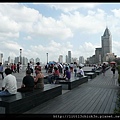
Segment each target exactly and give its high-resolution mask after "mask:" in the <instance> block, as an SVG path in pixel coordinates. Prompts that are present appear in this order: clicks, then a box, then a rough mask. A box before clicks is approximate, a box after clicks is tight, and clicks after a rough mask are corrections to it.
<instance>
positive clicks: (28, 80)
mask: <svg viewBox="0 0 120 120" xmlns="http://www.w3.org/2000/svg"><path fill="white" fill-rule="evenodd" d="M33 89H34V78H33V77H32V76H31V70H27V71H26V76H25V77H24V78H23V81H22V85H21V88H18V89H17V91H18V92H27V91H32V90H33Z"/></svg>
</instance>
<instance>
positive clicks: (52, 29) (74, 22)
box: [0, 3, 120, 61]
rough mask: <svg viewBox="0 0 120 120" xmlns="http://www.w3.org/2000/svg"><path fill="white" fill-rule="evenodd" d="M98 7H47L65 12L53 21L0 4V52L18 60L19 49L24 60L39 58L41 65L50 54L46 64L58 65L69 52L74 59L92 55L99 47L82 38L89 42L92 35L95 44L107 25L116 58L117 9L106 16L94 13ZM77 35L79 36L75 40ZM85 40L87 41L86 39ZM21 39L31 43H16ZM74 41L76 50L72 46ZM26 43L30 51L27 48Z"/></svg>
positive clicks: (100, 11)
mask: <svg viewBox="0 0 120 120" xmlns="http://www.w3.org/2000/svg"><path fill="white" fill-rule="evenodd" d="M46 5H48V4H46ZM97 5H100V4H99V3H98V4H95V3H93V4H90V3H87V4H85V3H84V4H69V5H67V4H50V6H51V7H52V8H55V10H58V9H61V10H63V11H64V12H66V13H64V12H63V13H62V12H61V14H57V15H60V16H58V17H57V18H54V17H53V16H51V17H47V15H46V16H45V15H44V14H43V13H41V12H40V11H38V10H37V9H33V8H30V7H28V5H27V6H26V5H24V4H0V18H1V19H0V44H2V46H1V52H3V53H4V54H5V56H7V57H8V56H9V55H12V56H15V55H16V56H19V49H20V48H22V50H23V56H26V57H28V56H29V58H32V57H34V58H37V57H39V58H40V59H41V61H46V53H49V60H53V59H54V60H56V61H57V60H58V57H59V55H63V56H64V59H65V56H66V55H67V54H68V51H69V50H70V51H71V52H72V56H74V57H77V58H78V57H79V56H84V57H85V58H87V57H89V56H92V55H94V54H95V48H97V47H98V46H99V45H95V44H96V43H97V41H95V42H94V43H95V44H93V43H92V42H91V41H90V42H87V41H84V36H85V37H86V39H88V40H92V38H94V36H95V35H100V36H99V37H98V38H95V40H98V39H99V38H100V37H101V36H102V34H103V32H104V30H105V27H106V25H107V26H108V28H109V29H110V31H111V33H112V36H113V39H112V40H113V52H114V53H115V54H119V37H120V32H119V31H120V26H119V21H120V16H119V9H113V10H110V11H109V13H107V12H106V11H105V10H103V9H101V8H97V9H93V8H94V7H96V6H97ZM80 8H81V9H84V8H85V9H84V10H85V11H86V13H85V14H84V13H83V12H81V11H80V10H81V9H80ZM78 9H79V11H78ZM56 12H57V11H56ZM106 23H107V24H106ZM76 32H77V33H80V34H79V36H78V37H77V38H76ZM22 35H23V36H25V37H23V36H22ZM87 36H89V37H88V38H87ZM116 36H117V39H116ZM74 37H75V38H74ZM79 37H80V40H81V41H84V43H82V44H81V45H79V43H78V41H77V39H78V38H79ZM22 38H23V40H30V39H31V40H30V41H27V42H26V44H19V43H20V41H19V40H22ZM36 38H38V39H40V41H39V43H36V42H35V40H36ZM43 38H47V39H43ZM14 40H16V42H14ZM42 40H44V41H46V44H45V45H43V44H42V43H43V42H41V41H42ZM73 40H74V42H75V43H76V44H77V46H79V48H77V47H76V46H74V44H72V42H73ZM33 41H34V44H33V43H32V42H33ZM21 43H23V42H21ZM28 43H29V48H26V45H28ZM23 46H24V47H23Z"/></svg>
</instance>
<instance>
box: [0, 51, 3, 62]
mask: <svg viewBox="0 0 120 120" xmlns="http://www.w3.org/2000/svg"><path fill="white" fill-rule="evenodd" d="M0 62H2V63H3V54H2V53H1V54H0Z"/></svg>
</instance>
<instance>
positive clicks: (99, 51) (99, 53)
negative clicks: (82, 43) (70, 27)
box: [95, 48, 102, 64]
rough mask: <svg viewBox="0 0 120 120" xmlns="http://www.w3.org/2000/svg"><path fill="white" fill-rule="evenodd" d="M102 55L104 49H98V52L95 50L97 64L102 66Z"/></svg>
mask: <svg viewBox="0 0 120 120" xmlns="http://www.w3.org/2000/svg"><path fill="white" fill-rule="evenodd" d="M101 55H102V48H96V50H95V63H97V64H101V61H102V60H101V59H102V57H101Z"/></svg>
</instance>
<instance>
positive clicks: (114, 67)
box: [111, 64, 116, 76]
mask: <svg viewBox="0 0 120 120" xmlns="http://www.w3.org/2000/svg"><path fill="white" fill-rule="evenodd" d="M111 70H112V72H113V76H115V70H116V65H115V64H113V65H112V69H111Z"/></svg>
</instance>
